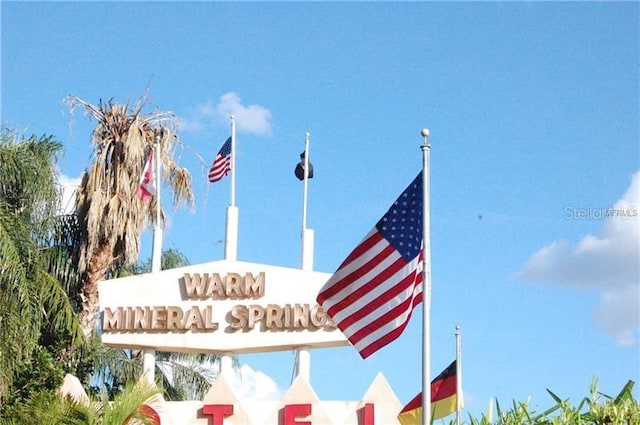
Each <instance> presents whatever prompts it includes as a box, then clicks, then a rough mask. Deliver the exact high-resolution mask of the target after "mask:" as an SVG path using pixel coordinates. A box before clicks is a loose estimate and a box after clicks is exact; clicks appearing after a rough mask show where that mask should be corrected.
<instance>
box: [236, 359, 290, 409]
mask: <svg viewBox="0 0 640 425" xmlns="http://www.w3.org/2000/svg"><path fill="white" fill-rule="evenodd" d="M229 385H230V386H231V389H232V390H233V392H234V393H235V394H236V396H237V397H238V399H239V400H242V401H244V402H248V403H249V404H250V403H251V402H254V401H267V400H280V398H281V397H282V396H283V394H284V392H283V391H282V390H280V389H279V388H278V384H277V383H276V382H275V381H274V380H273V379H271V377H269V376H268V375H266V374H264V373H263V372H260V371H259V370H254V369H253V368H252V367H251V366H249V365H242V366H240V370H238V373H234V374H233V378H230V379H229Z"/></svg>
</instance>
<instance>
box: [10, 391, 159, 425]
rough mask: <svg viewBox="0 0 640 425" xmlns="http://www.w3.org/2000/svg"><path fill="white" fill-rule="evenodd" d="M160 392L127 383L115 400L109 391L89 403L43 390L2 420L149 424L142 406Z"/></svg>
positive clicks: (91, 424) (23, 423)
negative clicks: (111, 397) (111, 398)
mask: <svg viewBox="0 0 640 425" xmlns="http://www.w3.org/2000/svg"><path fill="white" fill-rule="evenodd" d="M157 393H158V390H157V389H154V388H150V387H148V386H146V385H141V384H132V385H127V386H125V387H124V388H123V390H122V391H121V392H120V393H118V394H117V395H116V396H115V397H114V399H113V400H112V401H110V400H109V396H108V394H106V393H102V394H100V396H99V397H92V398H90V400H89V401H88V402H87V403H83V402H78V401H76V400H74V399H72V398H71V397H62V396H60V395H59V394H56V393H55V392H53V391H41V392H38V393H36V394H34V395H33V397H31V398H30V399H29V400H28V401H27V402H25V403H23V404H22V405H20V406H18V407H17V408H15V409H14V410H13V411H12V412H11V414H8V415H4V416H3V418H2V419H0V425H14V424H21V425H41V424H51V425H55V424H65V425H127V424H131V423H134V422H133V420H134V419H135V420H137V422H135V423H136V424H141V425H142V424H148V423H151V418H149V417H147V416H146V415H145V414H144V412H143V411H142V410H141V409H140V407H141V406H142V405H143V404H144V403H145V401H146V400H148V399H149V398H150V397H153V396H154V395H156V394H157Z"/></svg>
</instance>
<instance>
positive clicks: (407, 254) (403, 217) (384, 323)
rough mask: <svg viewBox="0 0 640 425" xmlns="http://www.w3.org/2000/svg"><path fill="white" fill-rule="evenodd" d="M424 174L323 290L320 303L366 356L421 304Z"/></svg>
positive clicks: (391, 337)
mask: <svg viewBox="0 0 640 425" xmlns="http://www.w3.org/2000/svg"><path fill="white" fill-rule="evenodd" d="M422 187H423V182H422V172H420V173H419V174H418V176H417V177H416V178H415V179H414V180H413V182H412V183H411V184H410V185H409V187H407V188H406V189H405V191H404V192H402V194H401V195H400V197H399V198H398V199H397V200H396V201H395V202H394V204H393V205H392V206H391V208H390V209H389V211H387V213H386V214H385V215H384V216H383V217H382V219H380V221H378V223H377V224H376V225H375V227H374V228H373V229H372V230H371V231H370V232H369V233H368V234H367V235H366V236H365V237H364V239H363V240H362V242H360V244H359V245H358V246H357V247H356V248H355V249H354V250H353V251H352V252H351V254H349V256H348V257H347V258H346V259H345V260H344V261H343V262H342V264H341V265H340V267H338V270H337V271H336V272H335V273H334V274H333V276H331V278H329V280H328V281H327V283H325V285H324V286H323V287H322V289H320V292H319V294H318V297H317V301H318V303H319V304H320V305H322V307H323V309H324V310H325V311H326V312H327V314H328V315H329V316H330V317H331V318H332V319H333V321H334V322H335V323H336V325H337V326H338V327H339V328H340V330H341V331H342V333H344V334H345V336H346V337H347V338H348V339H349V341H350V342H351V344H353V346H354V347H355V348H356V349H357V350H358V352H359V353H360V355H361V356H362V358H367V357H368V356H370V355H371V354H373V353H375V352H376V351H378V350H379V349H380V348H382V347H384V346H385V345H387V344H389V343H390V342H392V341H393V340H395V339H396V338H398V337H399V336H400V334H402V332H403V331H404V328H405V327H406V326H407V324H408V322H409V319H410V318H411V313H412V312H413V308H414V307H415V306H416V305H418V304H419V303H420V302H421V301H422V268H423V266H422V238H423V235H422V234H423V229H422V209H423V207H422V205H423V199H422V198H423V192H422Z"/></svg>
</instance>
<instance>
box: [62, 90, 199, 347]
mask: <svg viewBox="0 0 640 425" xmlns="http://www.w3.org/2000/svg"><path fill="white" fill-rule="evenodd" d="M66 102H67V104H68V105H69V107H70V110H71V113H73V111H74V110H75V108H77V107H78V106H80V107H82V108H83V109H84V110H85V112H86V113H87V114H89V115H90V116H91V117H92V118H94V119H95V120H96V121H97V125H96V128H95V129H94V130H93V133H92V135H91V142H92V144H93V148H94V155H95V158H94V160H93V162H92V164H91V165H90V167H89V168H88V170H87V171H86V172H85V173H84V175H83V178H82V182H81V184H80V187H79V189H78V191H77V195H76V214H77V216H78V225H79V231H80V236H81V237H80V244H79V249H78V251H77V253H76V261H77V265H78V272H79V273H80V274H84V283H83V290H82V293H81V295H80V298H81V302H82V313H81V320H82V325H83V329H84V331H85V334H87V335H89V334H91V333H92V332H93V328H94V317H95V314H96V313H97V307H98V293H97V284H98V282H99V281H101V280H102V279H103V278H104V277H105V275H106V274H107V272H108V271H109V269H110V268H112V267H114V266H118V265H123V264H131V263H133V262H135V261H136V260H137V259H138V253H139V252H140V235H141V233H142V230H143V228H144V225H145V223H147V222H148V223H155V222H156V217H160V220H161V221H163V220H164V215H163V213H162V211H160V214H157V212H158V211H157V208H161V206H160V205H158V202H157V197H156V196H154V197H153V198H152V200H151V202H148V203H145V202H143V201H142V200H140V199H139V198H138V197H137V196H136V190H137V188H138V186H139V183H140V176H141V175H142V173H143V170H144V164H145V161H146V159H147V157H148V155H149V152H150V151H151V150H152V149H153V148H154V146H155V145H156V144H159V148H160V155H159V157H160V163H161V166H162V170H163V171H162V176H161V178H162V181H163V182H164V183H167V185H168V186H169V188H170V189H171V190H172V192H173V203H174V206H175V207H177V206H179V205H180V204H181V203H182V202H185V203H186V204H187V205H188V206H189V207H193V205H194V196H193V191H192V188H191V175H190V173H189V171H188V170H187V169H185V168H181V167H179V166H178V165H177V164H176V162H175V161H174V159H173V151H174V146H175V142H176V140H177V132H176V130H175V129H176V124H177V119H176V117H175V116H174V115H173V114H172V113H168V112H162V111H158V110H156V111H153V112H151V113H148V114H143V113H142V109H143V107H144V106H147V105H148V104H149V102H148V100H147V99H146V98H141V99H140V100H139V101H138V102H136V104H135V105H133V106H132V107H130V106H129V104H128V103H127V104H124V105H121V104H117V103H113V102H111V101H109V102H107V103H103V102H102V101H100V103H99V104H98V105H92V104H90V103H88V102H86V101H84V100H82V99H80V98H78V97H76V96H68V97H67V98H66Z"/></svg>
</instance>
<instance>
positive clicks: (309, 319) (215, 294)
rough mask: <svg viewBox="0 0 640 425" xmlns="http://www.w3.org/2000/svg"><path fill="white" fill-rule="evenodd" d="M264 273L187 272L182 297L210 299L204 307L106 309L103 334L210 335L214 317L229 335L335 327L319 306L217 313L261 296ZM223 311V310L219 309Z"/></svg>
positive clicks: (233, 309)
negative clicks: (230, 303) (231, 303)
mask: <svg viewBox="0 0 640 425" xmlns="http://www.w3.org/2000/svg"><path fill="white" fill-rule="evenodd" d="M265 280H266V277H265V273H264V272H260V273H258V274H257V275H253V274H252V273H245V274H244V275H241V274H239V273H227V274H226V275H220V274H218V273H211V274H209V273H204V274H202V275H201V274H198V273H195V274H189V273H185V274H184V277H183V278H182V279H180V281H181V282H182V288H183V289H184V293H185V294H186V297H187V298H188V299H191V300H200V301H206V300H211V303H210V304H208V305H195V304H194V305H191V306H190V307H189V308H183V307H181V306H175V305H173V306H131V307H115V308H109V307H107V308H105V309H104V317H103V329H104V330H105V331H107V332H144V331H155V332H158V331H160V332H162V331H168V332H179V331H189V330H191V331H200V332H202V331H208V332H213V331H216V330H218V329H219V328H220V322H219V321H218V320H217V319H216V318H218V317H223V316H224V320H225V322H226V325H227V326H226V329H227V330H230V331H238V330H245V331H246V330H252V329H254V328H258V329H260V330H262V331H294V330H318V329H323V330H326V331H332V330H335V329H336V326H335V324H334V323H333V321H332V320H331V319H330V318H329V317H328V316H327V314H326V313H325V312H324V310H323V309H322V307H320V306H319V305H317V304H313V305H312V304H309V303H292V304H283V305H280V304H267V305H260V304H236V305H234V306H232V307H231V308H230V310H229V307H228V304H226V303H225V304H224V305H227V307H226V311H224V315H223V316H221V315H219V314H217V310H216V309H218V308H220V307H218V306H216V304H218V305H222V303H220V302H222V301H229V300H257V299H260V298H262V297H263V296H264V293H265ZM223 308H224V307H223Z"/></svg>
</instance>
